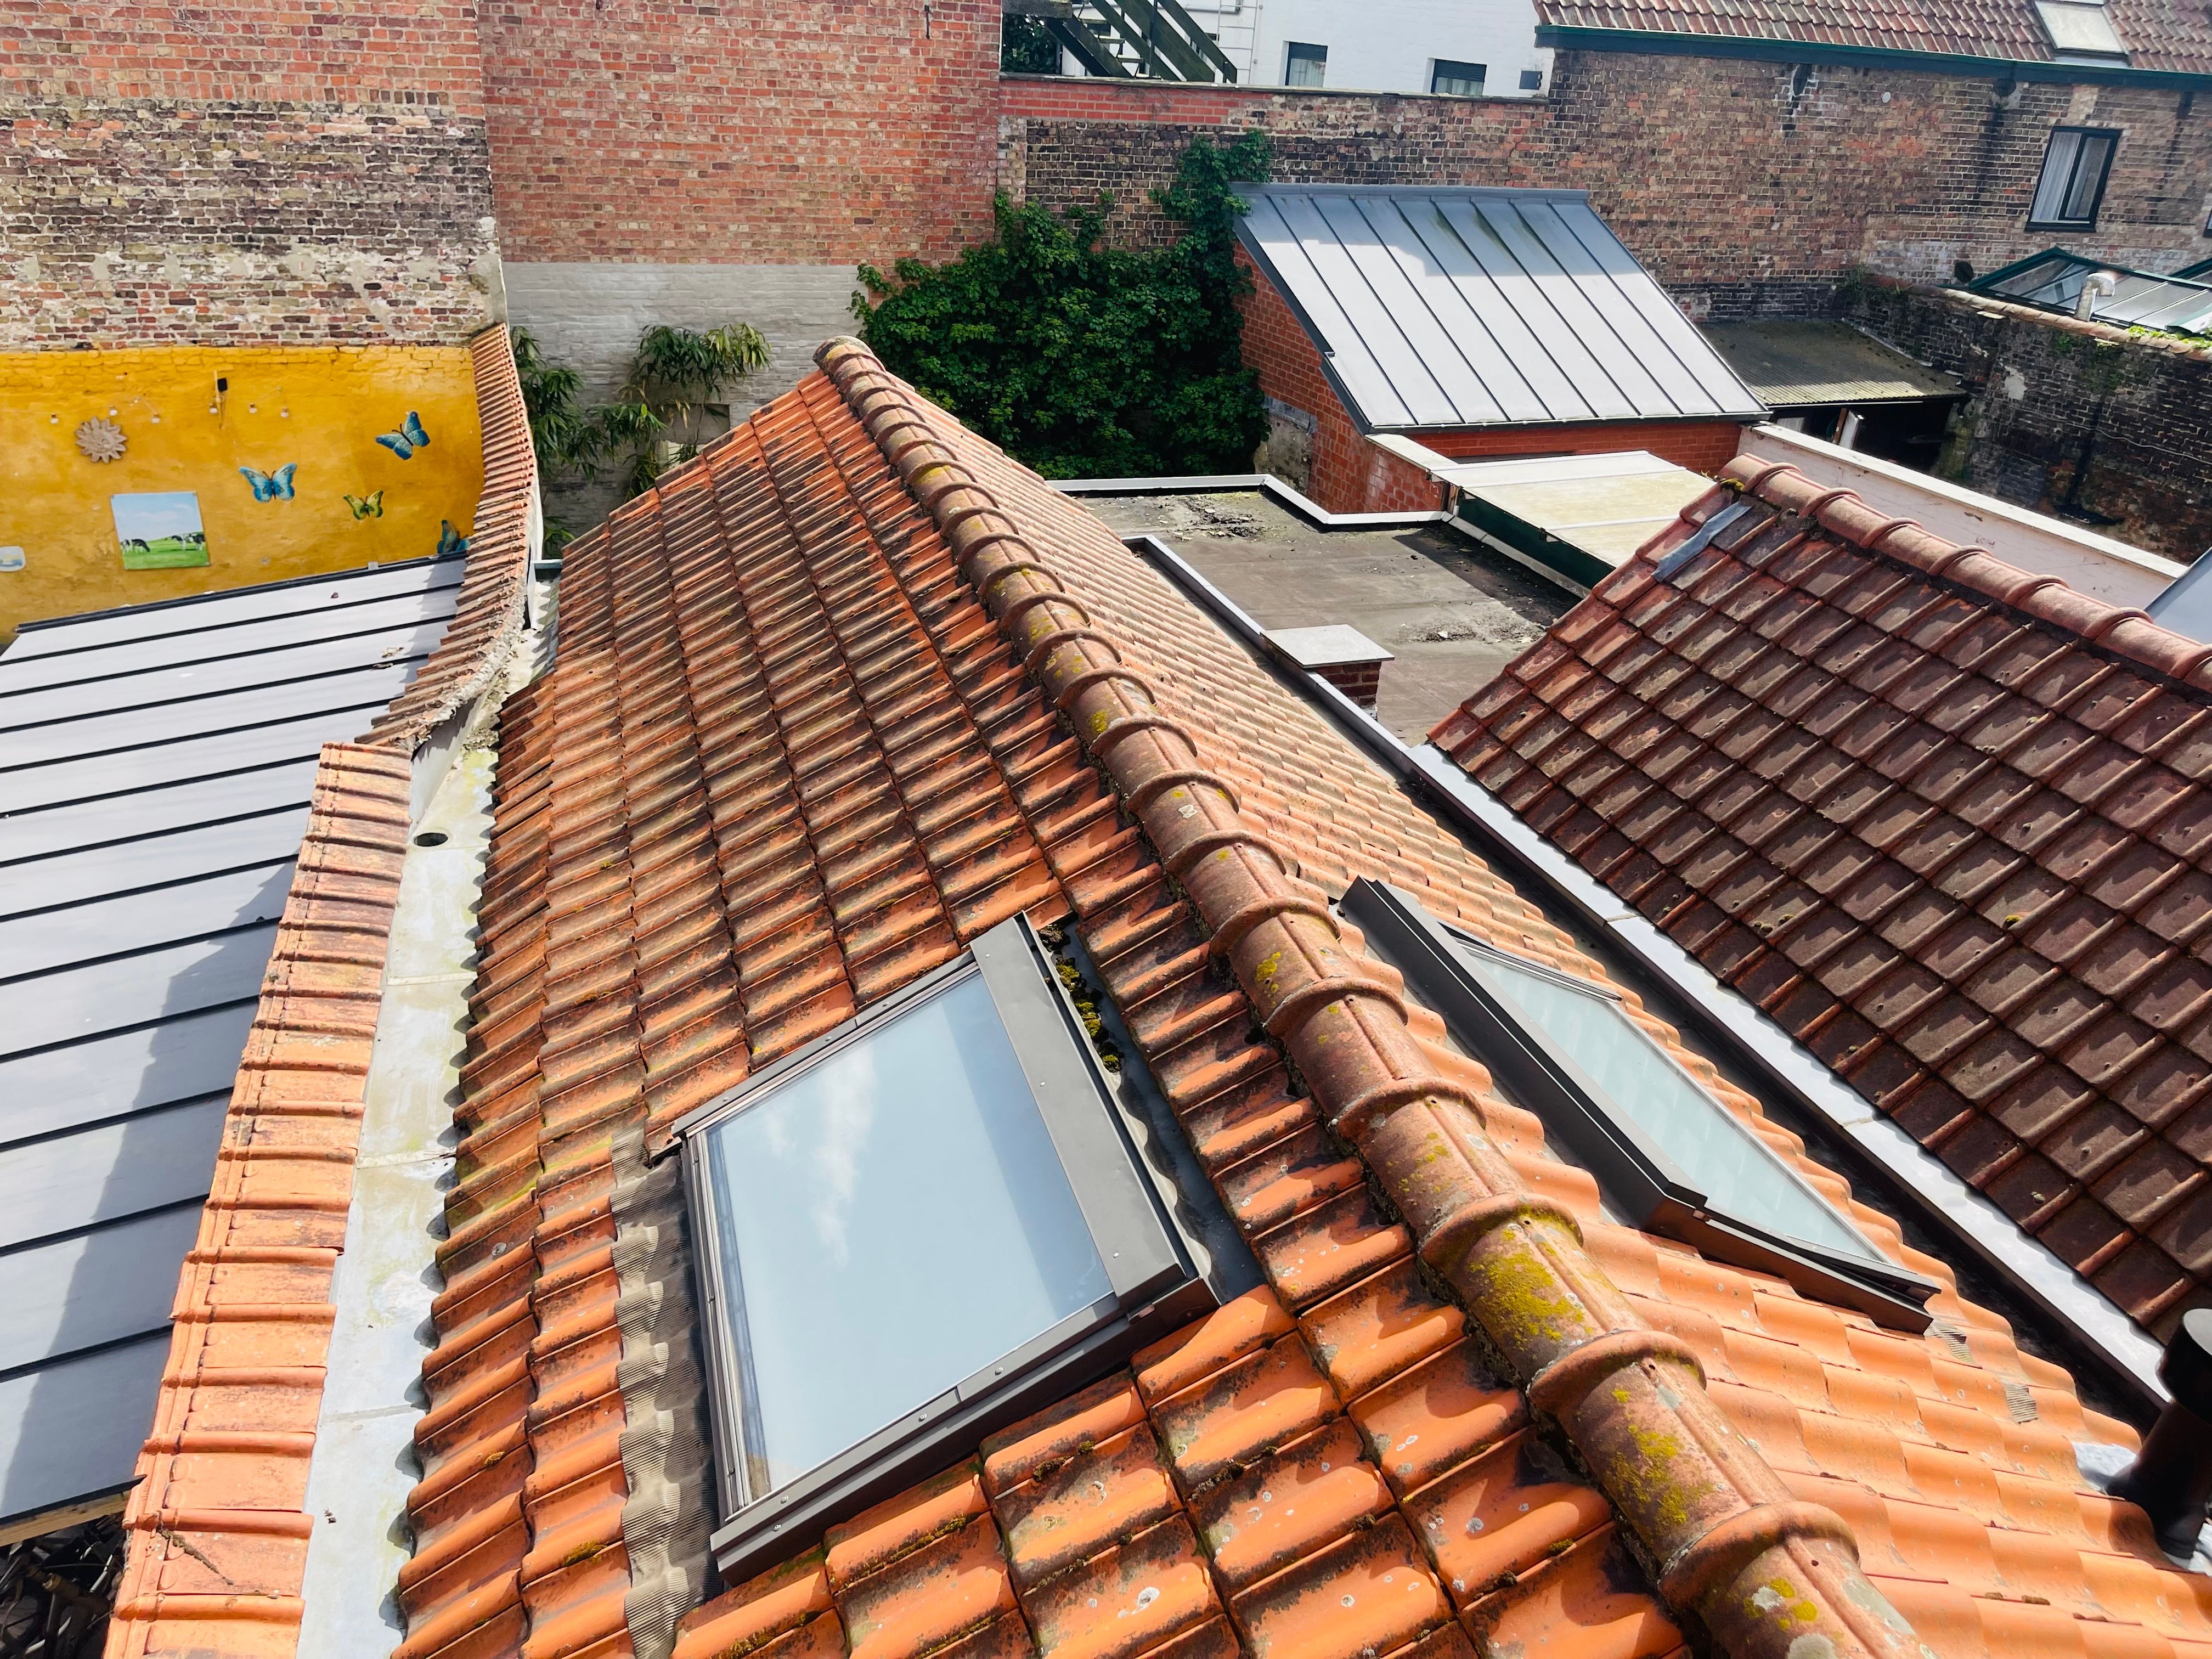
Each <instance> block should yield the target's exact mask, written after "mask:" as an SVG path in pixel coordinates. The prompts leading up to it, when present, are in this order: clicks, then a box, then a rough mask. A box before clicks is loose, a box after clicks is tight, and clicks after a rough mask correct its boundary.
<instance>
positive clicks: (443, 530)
mask: <svg viewBox="0 0 2212 1659" xmlns="http://www.w3.org/2000/svg"><path fill="white" fill-rule="evenodd" d="M468 550H469V538H467V537H466V536H464V535H463V534H461V532H459V531H458V530H456V529H454V528H453V520H451V519H441V520H438V556H439V557H440V558H441V559H450V558H452V557H453V556H454V555H455V554H458V553H465V552H467V551H468Z"/></svg>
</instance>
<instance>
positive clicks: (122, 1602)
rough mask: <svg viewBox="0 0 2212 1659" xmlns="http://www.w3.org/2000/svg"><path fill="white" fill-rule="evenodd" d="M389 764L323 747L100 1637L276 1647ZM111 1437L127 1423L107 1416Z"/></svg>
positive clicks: (342, 1173) (362, 1037)
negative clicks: (123, 1558) (125, 1550)
mask: <svg viewBox="0 0 2212 1659" xmlns="http://www.w3.org/2000/svg"><path fill="white" fill-rule="evenodd" d="M409 782H410V773H409V768H408V764H407V763H406V761H405V760H404V758H402V757H396V756H394V755H392V753H390V752H389V751H388V750H380V749H374V748H369V747H366V746H362V745H357V744H337V743H333V744H326V745H325V747H324V750H323V754H322V762H321V764H320V766H319V768H318V769H317V771H316V774H315V787H314V804H313V808H312V810H311V813H310V816H309V818H308V823H307V836H306V838H305V841H304V842H303V844H302V845H301V849H300V860H299V865H298V867H297V869H296V872H295V874H294V877H293V880H292V888H291V895H290V896H289V899H288V900H287V901H286V902H285V906H284V916H283V921H282V922H281V923H280V924H279V926H278V927H277V932H276V949H275V950H274V951H273V952H272V953H271V954H270V962H269V971H268V975H267V978H266V979H265V981H264V985H263V989H262V993H261V1001H260V1006H259V1008H258V1011H257V1012H256V1013H255V1016H254V1021H253V1028H252V1033H251V1035H250V1036H248V1037H247V1039H246V1058H245V1061H244V1063H243V1064H242V1065H241V1066H240V1068H239V1073H238V1082H237V1085H236V1087H235V1088H234V1090H233V1091H232V1094H231V1099H230V1112H229V1116H228V1119H227V1121H225V1124H224V1127H223V1137H222V1152H221V1154H220V1156H219V1157H218V1158H217V1161H216V1170H215V1185H214V1190H213V1191H212V1192H211V1193H210V1194H209V1196H208V1200H207V1207H206V1209H205V1211H204V1212H203V1214H202V1217H201V1220H200V1231H199V1239H198V1242H197V1243H196V1244H195V1245H194V1247H193V1249H192V1250H191V1254H190V1255H188V1256H186V1258H185V1266H184V1272H183V1274H182V1276H181V1279H180V1281H179V1285H178V1288H177V1300H176V1304H175V1309H174V1317H175V1320H176V1324H175V1326H174V1328H173V1334H172V1336H171V1339H170V1344H169V1358H168V1364H167V1367H166V1368H165V1370H164V1371H163V1373H162V1378H161V1395H160V1398H159V1401H158V1403H157V1405H156V1407H155V1418H154V1429H153V1433H152V1435H151V1437H149V1438H148V1440H147V1442H146V1444H145V1449H144V1450H143V1452H142V1453H141V1454H140V1455H139V1458H138V1470H137V1474H138V1484H137V1486H135V1487H134V1488H133V1489H132V1491H131V1500H130V1504H129V1506H128V1508H127V1509H126V1510H125V1512H124V1526H125V1529H126V1530H127V1531H128V1532H129V1534H130V1535H131V1549H130V1555H129V1559H128V1561H127V1564H126V1565H125V1571H124V1574H123V1577H122V1580H121V1583H119V1585H118V1588H117V1591H116V1606H115V1613H114V1617H113V1620H112V1624H111V1626H110V1630H109V1637H108V1647H107V1651H108V1653H109V1654H110V1655H111V1656H112V1659H137V1656H140V1655H142V1654H175V1653H220V1654H241V1655H244V1654H254V1655H259V1654H270V1655H276V1654H289V1653H291V1652H292V1651H293V1649H294V1647H295V1644H296V1642H297V1640H298V1636H299V1624H300V1612H301V1601H300V1585H301V1574H302V1572H303V1571H304V1569H305V1565H306V1561H307V1538H308V1534H310V1533H311V1532H312V1531H313V1517H312V1516H309V1515H308V1514H307V1512H306V1510H305V1508H304V1504H305V1502H306V1498H307V1460H308V1457H309V1455H310V1454H311V1453H312V1452H313V1449H314V1442H315V1424H316V1418H317V1414H318V1412H319V1407H320V1405H321V1401H322V1390H323V1372H324V1364H323V1362H324V1358H325V1352H326V1351H327V1349H328V1346H329V1343H330V1328H331V1318H332V1316H333V1314H334V1311H335V1310H333V1309H332V1307H331V1304H330V1284H331V1273H332V1271H333V1269H334V1268H335V1267H336V1266H337V1257H338V1250H339V1247H340V1245H341V1244H342V1243H343V1241H344V1238H345V1226H346V1212H347V1209H348V1207H349V1203H350V1200H351V1197H352V1188H353V1170H352V1163H353V1155H354V1148H355V1146H356V1141H357V1140H358V1138H359V1134H360V1129H361V1114H362V1087H363V1085H364V1084H365V1082H366V1081H367V1079H368V1058H369V1049H370V1047H371V1044H372V1042H373V1041H374V1036H375V1032H376V1014H377V1004H378V1000H379V997H380V993H381V984H382V979H383V972H384V954H385V945H386V939H387V936H388V935H389V933H390V931H391V927H392V908H393V906H394V904H395V903H396V902H398V893H399V866H400V861H401V860H402V858H403V857H404V854H405V852H406V844H407V826H408V817H407V794H408V787H409ZM116 1428H117V1431H118V1433H128V1432H130V1430H129V1429H128V1428H126V1427H125V1425H120V1424H118V1425H116Z"/></svg>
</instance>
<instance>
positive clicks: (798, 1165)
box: [704, 975, 1112, 1498]
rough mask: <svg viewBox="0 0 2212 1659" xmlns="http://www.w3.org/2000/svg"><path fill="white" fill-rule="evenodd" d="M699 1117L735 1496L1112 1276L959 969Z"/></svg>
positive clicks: (798, 1470)
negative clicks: (784, 1074) (726, 1371)
mask: <svg viewBox="0 0 2212 1659" xmlns="http://www.w3.org/2000/svg"><path fill="white" fill-rule="evenodd" d="M704 1138H705V1139H706V1142H707V1146H706V1152H707V1155H708V1180H709V1182H710V1183H711V1187H712V1191H713V1194H714V1221H715V1225H716V1226H717V1227H718V1229H719V1232H720V1250H721V1256H722V1264H723V1280H724V1306H723V1307H722V1309H721V1310H720V1311H721V1314H722V1316H723V1318H724V1319H725V1320H726V1321H727V1322H728V1323H729V1326H730V1327H731V1328H730V1331H729V1335H730V1337H731V1339H732V1344H733V1346H734V1348H735V1351H736V1352H737V1353H738V1357H739V1371H740V1373H741V1376H740V1382H739V1388H740V1389H741V1392H742V1393H743V1395H744V1397H743V1398H742V1399H741V1400H740V1401H738V1406H739V1407H740V1411H741V1413H742V1422H743V1425H744V1430H743V1432H744V1442H745V1444H744V1458H745V1473H746V1480H747V1484H748V1486H750V1494H749V1496H750V1497H751V1498H759V1497H761V1496H763V1494H764V1493H766V1492H769V1491H771V1490H773V1489H774V1488H775V1487H777V1486H782V1485H784V1484H785V1483H787V1482H788V1481H790V1480H793V1479H795V1478H796V1477H798V1476H800V1475H803V1474H806V1473H808V1472H809V1471H810V1470H811V1469H814V1468H818V1467H819V1466H820V1465H821V1464H823V1463H824V1462H828V1461H829V1459H830V1458H833V1457H835V1456H836V1455H839V1454H841V1453H842V1452H844V1451H845V1450H846V1449H848V1448H849V1447H851V1446H853V1445H854V1444H855V1443H858V1442H859V1441H860V1440H863V1439H865V1438H866V1437H868V1436H869V1435H871V1434H873V1433H875V1432H876V1431H878V1430H880V1429H882V1428H884V1427H885V1426H887V1425H890V1424H891V1423H893V1422H895V1421H896V1420H897V1419H899V1418H901V1417H902V1416H904V1415H905V1414H906V1413H908V1412H910V1411H913V1410H914V1409H915V1408H916V1407H920V1406H921V1405H924V1404H926V1403H927V1401H931V1400H933V1399H935V1398H936V1397H937V1396H938V1395H941V1394H943V1393H945V1391H946V1390H947V1389H951V1388H953V1387H956V1386H957V1384H959V1383H962V1382H963V1381H965V1380H966V1379H967V1378H969V1377H970V1376H974V1375H975V1373H976V1372H977V1371H979V1370H983V1369H984V1368H985V1367H987V1366H988V1365H989V1364H992V1363H993V1362H994V1361H995V1360H998V1359H1000V1358H1003V1357H1004V1356H1006V1354H1008V1353H1009V1352H1012V1351H1013V1350H1014V1349H1016V1348H1018V1347H1019V1346H1022V1345H1023V1344H1024V1343H1025V1342H1028V1341H1030V1340H1033V1339H1035V1338H1036V1337H1038V1336H1041V1335H1042V1334H1044V1333H1046V1332H1047V1331H1048V1330H1050V1329H1051V1328H1053V1327H1054V1326H1055V1325H1057V1324H1059V1323H1060V1322H1061V1321H1062V1320H1064V1319H1066V1317H1068V1316H1070V1315H1072V1314H1074V1313H1077V1312H1079V1311H1080V1310H1083V1309H1085V1308H1086V1307H1088V1306H1090V1305H1091V1304H1093V1303H1095V1302H1097V1301H1098V1300H1100V1299H1101V1298H1102V1297H1106V1296H1108V1295H1109V1294H1111V1291H1112V1286H1111V1285H1110V1283H1109V1279H1108V1278H1107V1273H1106V1269H1105V1267H1104V1266H1103V1263H1102V1262H1101V1261H1099V1259H1098V1251H1097V1247H1096V1246H1095V1245H1094V1244H1093V1243H1092V1242H1091V1233H1090V1231H1089V1229H1088V1228H1087V1226H1086V1225H1085V1222H1084V1218H1083V1215H1082V1212H1081V1211H1080V1210H1079V1208H1078V1207H1077V1205H1076V1200H1075V1195H1074V1194H1073V1191H1071V1190H1070V1188H1069V1186H1068V1182H1067V1176H1066V1172H1065V1170H1062V1168H1061V1167H1060V1160H1059V1158H1058V1155H1057V1154H1056V1153H1055V1152H1054V1150H1053V1144H1052V1140H1051V1138H1050V1136H1049V1135H1048V1133H1047V1131H1046V1129H1045V1127H1044V1123H1043V1121H1042V1119H1041V1118H1040V1117H1039V1116H1038V1114H1037V1108H1036V1101H1035V1098H1034V1097H1033V1096H1032V1094H1031V1093H1030V1086H1029V1084H1028V1082H1027V1081H1026V1080H1025V1079H1024V1076H1023V1073H1022V1070H1021V1066H1020V1065H1019V1063H1018V1060H1016V1058H1015V1055H1014V1051H1013V1048H1012V1043H1011V1042H1009V1041H1008V1040H1007V1036H1006V1028H1005V1026H1004V1024H1002V1023H1001V1022H1000V1017H999V1013H998V1010H997V1008H996V1006H994V1003H993V1002H992V1000H991V997H990V994H989V992H988V991H987V989H986V987H985V986H984V983H983V981H982V980H981V978H980V977H978V976H976V975H968V976H966V977H963V978H962V979H960V980H958V981H956V982H955V983H954V984H953V985H952V986H951V987H950V988H948V989H947V990H945V991H944V992H942V993H940V994H937V995H935V996H933V997H931V998H929V999H928V1000H927V1001H924V1002H921V1003H919V1004H917V1005H916V1006H914V1007H911V1008H909V1009H907V1010H906V1011H905V1012H902V1013H900V1014H898V1015H896V1016H895V1017H894V1018H891V1019H890V1020H887V1021H886V1022H885V1023H884V1024H881V1025H879V1026H877V1027H876V1028H875V1029H874V1030H871V1031H869V1032H867V1033H866V1035H865V1036H860V1037H859V1038H858V1039H856V1040H854V1042H848V1043H846V1044H844V1045H843V1046H842V1047H838V1048H833V1049H831V1050H829V1052H828V1053H827V1054H824V1055H823V1058H822V1059H821V1060H818V1061H817V1062H816V1063H815V1064H813V1065H812V1066H808V1067H806V1068H805V1070H803V1071H801V1072H799V1073H797V1074H796V1075H794V1076H793V1077H791V1078H790V1079H787V1080H785V1081H783V1082H781V1083H780V1084H778V1085H775V1086H774V1087H772V1088H770V1089H769V1090H767V1091H765V1092H764V1093H763V1095H762V1097H760V1099H759V1100H758V1101H757V1103H754V1104H752V1105H750V1106H748V1107H746V1108H745V1109H743V1110H742V1111H740V1112H738V1114H737V1115H735V1116H733V1117H731V1118H729V1119H727V1120H726V1121H723V1122H721V1123H719V1124H716V1125H714V1127H711V1128H710V1129H708V1131H707V1132H706V1134H705V1137H704Z"/></svg>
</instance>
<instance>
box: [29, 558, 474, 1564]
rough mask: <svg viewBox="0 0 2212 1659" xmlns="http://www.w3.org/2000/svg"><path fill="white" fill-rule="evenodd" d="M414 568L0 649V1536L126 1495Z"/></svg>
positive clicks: (406, 609)
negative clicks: (186, 1285) (338, 756)
mask: <svg viewBox="0 0 2212 1659" xmlns="http://www.w3.org/2000/svg"><path fill="white" fill-rule="evenodd" d="M462 574H463V566H462V561H461V560H459V559H458V558H455V559H444V560H437V559H425V560H417V561H412V562H408V563H405V564H400V565H387V566H385V567H383V568H371V569H366V570H358V571H351V572H347V573H344V574H337V575H330V576H315V577H308V578H303V579H301V580H297V581H290V582H280V583H274V584H271V585H269V586H261V587H251V588H241V589H236V590H234V591H232V592H226V593H216V594H209V595H205V596H202V597H199V598H195V599H180V600H176V601H173V602H170V603H166V604H161V605H141V606H134V607H131V608H130V609H127V610H120V611H100V612H97V613H94V614H93V615H89V616H84V617H70V618H64V619H62V620H58V621H55V622H50V623H33V624H31V625H29V626H27V627H25V628H24V629H22V630H21V632H20V633H19V634H18V635H16V638H15V643H14V645H13V646H12V647H10V648H9V651H8V652H7V653H6V654H5V655H4V656H0V994H4V996H5V999H6V1003H5V1006H6V1009H7V1013H6V1018H5V1019H4V1021H0V1528H7V1527H8V1525H9V1522H15V1521H21V1520H24V1519H26V1518H27V1517H29V1516H37V1515H40V1514H43V1513H46V1512H48V1511H51V1510H53V1509H55V1508H56V1507H57V1506H59V1505H63V1504H70V1503H72V1502H75V1501H76V1500H79V1499H82V1498H90V1497H94V1496H96V1495H99V1494H101V1493H105V1492H112V1491H115V1490H118V1489H119V1488H121V1487H123V1486H127V1485H128V1484H129V1483H130V1481H131V1474H132V1468H133V1465H134V1463H135V1462H136V1460H137V1453H138V1443H137V1435H136V1434H135V1432H133V1431H130V1430H128V1429H120V1430H119V1429H118V1427H117V1425H136V1424H139V1423H143V1422H146V1421H148V1420H149V1419H151V1417H152V1415H153V1412H152V1402H153V1398H154V1394H155V1388H156V1386H157V1384H158V1383H159V1381H160V1378H161V1364H162V1360H163V1358H164V1357H165V1356H166V1355H167V1352H168V1348H169V1306H170V1301H171V1298H172V1297H173V1295H174V1293H175V1291H176V1286H177V1270H178V1267H179V1265H180V1264H181V1263H182V1261H183V1260H184V1257H185V1251H187V1250H188V1249H191V1244H192V1241H193V1237H194V1235H195V1233H196V1232H197V1228H198V1225H199V1218H200V1207H201V1203H202V1200H204V1198H205V1197H206V1195H207V1192H208V1188H209V1182H210V1176H211V1173H212V1171H213V1170H214V1167H215V1154H216V1144H217V1139H218V1137H219V1135H220V1133H221V1131H222V1121H223V1114H224V1111H225V1109H226V1107H227V1105H228V1100H229V1095H230V1089H231V1083H232V1079H233V1077H234V1074H235V1073H236V1072H237V1070H238V1065H239V1058H240V1052H241V1050H242V1049H243V1048H244V1045H245V1042H246V1030H247V1027H248V1026H249V1025H250V1024H252V1019H253V1012H254V1006H255V1002H256V1000H257V998H258V995H259V993H260V989H261V980H262V975H263V972H264V969H265V968H266V967H267V965H268V962H269V953H270V947H271V945H272V942H273V940H274V939H275V935H276V922H277V919H278V917H279V915H281V914H282V912H283V907H284V899H285V894H286V891H287V890H288V889H289V885H290V882H291V876H292V865H293V861H294V859H295V856H296V854H297V853H298V851H299V847H300V837H301V831H302V829H304V827H305V825H306V823H307V809H308V805H309V800H310V795H311V790H312V786H313V778H314V774H315V763H316V757H317V755H318V753H319V750H320V749H321V746H322V744H324V743H325V742H326V741H329V740H331V739H334V738H335V739H349V738H353V737H354V736H355V735H356V733H358V732H361V731H362V730H363V729H364V728H365V727H366V726H368V725H369V723H370V722H371V721H372V720H374V719H375V718H376V717H377V716H378V715H379V714H381V713H382V712H383V710H384V708H385V706H386V704H387V703H388V702H390V701H391V700H392V696H393V695H394V694H395V693H397V692H398V691H399V690H401V689H402V688H403V687H404V686H405V685H406V684H408V683H409V682H410V680H411V679H413V678H414V677H415V674H416V671H417V670H418V669H419V668H420V667H421V665H422V661H423V659H425V658H426V657H427V656H428V654H429V653H430V652H431V650H432V649H433V648H434V647H435V646H436V645H437V643H438V641H439V639H440V637H441V635H442V634H443V633H444V631H445V628H446V623H447V618H448V617H451V616H452V615H453V609H454V605H455V601H456V598H457V596H458V594H459V590H460V584H461V578H462Z"/></svg>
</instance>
